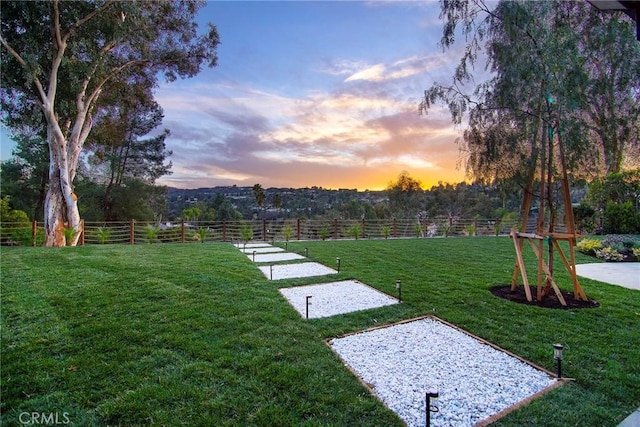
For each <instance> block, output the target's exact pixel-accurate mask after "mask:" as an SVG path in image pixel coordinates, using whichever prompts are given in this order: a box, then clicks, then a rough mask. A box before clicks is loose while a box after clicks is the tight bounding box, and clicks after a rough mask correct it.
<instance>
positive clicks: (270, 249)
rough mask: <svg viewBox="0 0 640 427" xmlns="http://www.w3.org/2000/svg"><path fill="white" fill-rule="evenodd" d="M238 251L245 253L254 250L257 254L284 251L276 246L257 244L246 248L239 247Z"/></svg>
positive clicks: (251, 252) (250, 252)
mask: <svg viewBox="0 0 640 427" xmlns="http://www.w3.org/2000/svg"><path fill="white" fill-rule="evenodd" d="M240 252H244V253H245V254H253V253H254V252H255V253H257V254H266V253H272V252H284V249H282V248H279V247H277V246H257V247H255V248H247V249H242V248H241V249H240Z"/></svg>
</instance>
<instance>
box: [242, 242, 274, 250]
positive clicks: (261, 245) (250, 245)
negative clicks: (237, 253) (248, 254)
mask: <svg viewBox="0 0 640 427" xmlns="http://www.w3.org/2000/svg"><path fill="white" fill-rule="evenodd" d="M233 246H235V247H236V248H238V249H249V248H266V247H273V246H271V245H270V244H268V243H247V244H244V243H235V244H234V245H233Z"/></svg>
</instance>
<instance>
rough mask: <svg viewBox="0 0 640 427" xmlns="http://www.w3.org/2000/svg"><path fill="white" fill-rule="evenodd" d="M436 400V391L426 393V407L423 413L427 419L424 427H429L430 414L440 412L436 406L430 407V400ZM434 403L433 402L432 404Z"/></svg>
mask: <svg viewBox="0 0 640 427" xmlns="http://www.w3.org/2000/svg"><path fill="white" fill-rule="evenodd" d="M437 398H438V390H428V391H427V407H426V411H425V413H426V414H427V415H426V418H427V424H426V426H427V427H429V426H430V425H431V413H432V412H438V411H440V410H439V409H438V407H437V406H435V405H433V406H431V399H437ZM434 403H435V402H434Z"/></svg>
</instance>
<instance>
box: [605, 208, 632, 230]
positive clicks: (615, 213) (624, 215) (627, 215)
mask: <svg viewBox="0 0 640 427" xmlns="http://www.w3.org/2000/svg"><path fill="white" fill-rule="evenodd" d="M604 232H605V233H627V234H629V233H636V232H638V216H637V215H636V214H635V211H634V209H633V203H631V202H625V203H614V202H609V203H607V207H606V208H605V210H604Z"/></svg>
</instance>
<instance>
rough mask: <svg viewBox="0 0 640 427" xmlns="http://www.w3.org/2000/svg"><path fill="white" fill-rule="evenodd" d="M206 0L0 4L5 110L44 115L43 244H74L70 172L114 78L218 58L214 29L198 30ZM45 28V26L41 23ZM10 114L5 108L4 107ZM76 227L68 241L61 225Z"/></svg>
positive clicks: (192, 70)
mask: <svg viewBox="0 0 640 427" xmlns="http://www.w3.org/2000/svg"><path fill="white" fill-rule="evenodd" d="M203 4H204V3H202V2H196V1H180V2H173V1H161V0H157V1H150V2H121V1H114V0H102V1H96V2H60V1H59V0H51V1H46V2H45V1H39V2H22V1H15V2H13V1H6V2H3V4H2V8H0V21H1V26H0V29H1V34H0V44H1V45H2V49H1V50H0V60H1V62H2V64H3V66H4V70H5V72H4V73H3V79H2V83H1V84H2V87H1V99H0V101H1V105H2V109H3V111H4V112H6V113H4V115H5V116H13V117H16V116H19V115H20V114H22V113H24V112H25V111H29V110H32V109H34V108H37V109H40V110H41V111H42V113H43V114H44V119H45V120H44V121H45V124H46V129H47V142H48V147H49V155H50V167H49V187H48V191H47V196H46V200H45V219H44V224H45V232H46V241H45V245H47V246H62V245H64V244H76V242H77V239H78V237H79V233H78V230H79V226H80V215H79V211H78V205H77V199H78V198H77V196H76V194H75V193H74V179H75V177H76V172H77V167H78V162H79V159H80V154H81V151H82V148H83V145H84V143H85V141H86V139H87V137H88V135H89V132H90V131H91V128H92V126H93V114H94V113H96V111H95V109H96V107H97V102H98V100H99V99H100V96H101V94H102V93H103V91H108V89H110V87H111V85H112V84H113V83H114V82H122V81H129V80H131V79H134V78H135V77H137V78H146V79H148V80H149V81H151V82H155V81H156V79H157V76H159V75H160V74H162V73H164V76H165V78H166V79H167V80H169V81H172V80H175V79H177V78H178V77H181V78H185V77H192V76H194V75H196V74H197V73H198V72H199V71H200V67H201V65H202V63H203V62H206V63H208V65H209V66H215V65H216V62H217V56H216V48H217V45H218V43H219V38H218V34H217V31H216V28H215V27H214V26H213V25H211V24H209V28H208V31H206V33H205V34H203V35H198V33H197V25H196V23H195V22H194V20H195V17H196V14H197V12H198V10H199V8H200V7H201V6H202V5H203ZM45 28H46V29H48V31H46V30H43V29H45ZM3 120H4V116H3ZM65 227H67V228H70V229H73V230H75V231H76V233H75V237H74V238H73V239H72V241H71V242H66V239H65V236H64V233H63V229H64V228H65Z"/></svg>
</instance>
